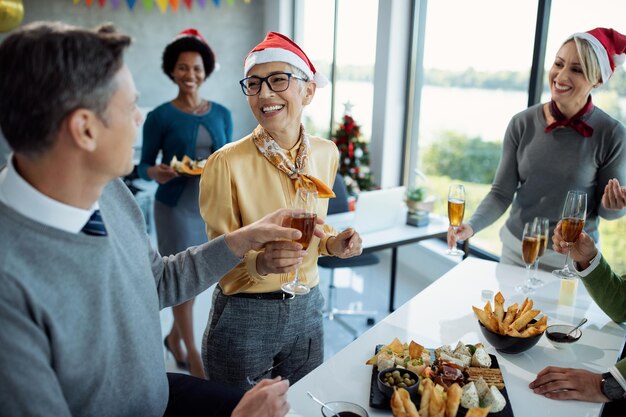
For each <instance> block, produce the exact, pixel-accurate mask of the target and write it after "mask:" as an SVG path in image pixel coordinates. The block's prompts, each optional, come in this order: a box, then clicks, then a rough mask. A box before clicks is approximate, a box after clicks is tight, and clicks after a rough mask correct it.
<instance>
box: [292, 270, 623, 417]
mask: <svg viewBox="0 0 626 417" xmlns="http://www.w3.org/2000/svg"><path fill="white" fill-rule="evenodd" d="M538 277H539V278H541V279H542V280H544V281H546V285H545V286H544V287H542V288H539V289H538V290H537V292H536V293H535V294H533V295H531V297H530V298H532V300H533V301H534V307H533V308H535V309H536V308H538V309H540V310H541V311H542V313H543V314H547V315H548V317H549V320H548V324H558V323H568V324H573V323H576V324H577V323H578V322H579V321H580V319H581V318H582V317H587V318H588V319H589V321H588V322H587V324H585V325H584V327H583V336H582V338H581V339H580V340H579V341H578V342H577V343H576V344H575V345H574V346H572V347H571V348H569V349H568V350H557V349H556V348H554V347H553V346H552V345H551V344H550V343H549V342H548V340H547V339H546V338H545V336H544V337H542V338H541V339H540V340H539V343H538V344H537V345H536V346H534V347H533V348H531V349H530V350H528V351H526V352H524V353H521V354H517V355H512V354H501V353H499V352H496V351H495V350H494V349H493V348H492V347H491V346H490V345H489V344H488V343H487V342H486V341H485V340H484V338H483V337H482V334H481V333H480V330H479V327H478V322H477V319H476V318H475V316H474V313H473V311H472V305H474V306H477V307H480V308H482V307H483V306H484V304H485V302H484V301H482V300H481V291H482V290H483V289H489V290H492V291H493V292H494V294H495V293H497V292H498V291H501V292H502V294H503V295H504V297H505V303H504V305H505V308H506V307H507V306H509V305H510V304H512V303H515V302H518V303H521V302H522V301H523V299H524V297H523V296H521V295H518V294H516V292H515V289H514V287H515V285H517V284H519V283H521V282H523V281H524V280H525V279H526V274H525V270H524V269H523V268H519V267H515V266H509V265H501V264H498V263H495V262H490V261H483V260H478V259H474V258H470V259H466V260H465V261H463V262H461V263H460V264H459V265H458V266H456V267H454V268H453V269H452V270H450V271H449V272H448V273H446V274H445V275H443V276H442V277H441V278H439V279H438V280H436V281H435V282H434V283H433V284H432V285H430V286H429V287H428V288H426V289H425V290H424V291H422V292H421V293H419V294H418V295H416V296H415V297H413V298H412V299H411V300H410V301H408V302H407V303H406V304H404V305H403V306H401V307H400V308H398V309H397V310H396V311H395V312H394V313H392V314H390V315H389V316H388V317H386V318H385V319H384V320H383V321H381V322H380V323H378V324H377V325H376V326H374V327H373V328H372V329H370V330H368V331H367V332H366V333H364V334H363V335H362V336H361V337H359V338H358V339H357V340H355V341H354V342H353V343H351V344H350V345H348V346H347V347H346V348H344V349H343V350H342V351H340V352H339V353H337V354H336V355H335V356H334V357H332V358H331V359H329V360H328V361H326V362H325V363H324V364H322V365H321V366H319V367H318V368H317V369H315V370H314V371H313V372H311V373H310V374H309V375H307V376H306V377H304V378H303V379H301V380H300V381H298V383H296V384H295V385H294V386H293V387H291V388H290V390H289V402H290V404H291V406H292V409H293V411H294V412H295V413H297V414H300V415H302V416H318V415H321V413H320V407H319V406H318V405H317V404H315V403H314V402H313V401H312V400H311V399H309V398H308V396H307V395H306V391H311V392H312V393H313V394H314V395H316V396H317V397H318V398H320V399H321V400H323V401H335V400H343V401H352V402H355V403H357V404H359V405H361V406H363V407H365V408H366V409H367V410H368V413H369V415H370V416H372V417H375V416H385V417H389V415H390V413H391V412H390V411H389V410H379V409H374V408H369V393H370V380H371V373H372V367H371V366H368V365H365V362H366V361H367V360H368V359H369V358H370V357H371V356H372V355H373V354H374V349H375V347H376V345H377V344H387V343H389V342H391V341H392V340H393V338H394V337H397V338H398V339H400V341H402V342H409V341H410V340H415V341H416V342H417V343H420V344H422V345H423V346H426V347H428V348H435V347H438V346H440V345H442V344H451V345H456V343H457V342H458V341H459V340H462V341H463V342H465V343H477V342H482V343H483V344H485V346H486V347H487V350H488V352H489V353H492V354H495V355H496V356H497V358H498V362H499V364H500V367H501V369H502V374H503V377H504V382H505V384H506V388H507V392H508V395H509V399H510V401H511V405H512V408H513V412H514V414H515V415H516V416H517V417H526V416H550V417H557V416H568V417H569V416H574V415H575V416H577V417H584V416H589V417H591V416H599V415H600V412H601V408H602V406H601V404H595V403H587V402H580V401H556V400H550V399H547V398H545V397H542V396H539V395H536V394H534V393H533V392H532V391H531V390H530V389H529V388H528V384H529V383H530V382H531V381H532V380H533V379H534V378H535V375H536V374H537V373H538V372H539V371H540V370H541V369H543V368H544V367H546V366H548V365H555V366H568V367H579V368H585V369H589V370H592V371H597V372H604V371H606V370H607V369H608V368H609V367H610V366H612V365H613V364H615V362H616V361H617V360H618V358H619V355H620V353H621V351H622V347H623V346H624V337H625V334H626V326H625V325H618V324H616V323H614V322H613V321H611V319H609V318H608V316H606V315H605V314H604V313H603V312H602V310H600V308H599V307H598V306H597V305H596V304H595V302H593V300H592V299H591V298H590V297H589V295H588V294H587V291H586V290H585V287H584V285H582V283H581V284H580V285H579V286H578V294H577V299H576V304H575V305H574V306H573V307H566V306H560V305H558V304H557V300H558V292H559V279H558V278H556V277H554V276H552V274H550V273H547V272H542V271H539V272H538ZM492 303H493V301H492ZM453 347H454V346H453Z"/></svg>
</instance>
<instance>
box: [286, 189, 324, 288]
mask: <svg viewBox="0 0 626 417" xmlns="http://www.w3.org/2000/svg"><path fill="white" fill-rule="evenodd" d="M292 208H294V209H295V210H294V212H293V213H292V215H291V227H292V228H294V229H298V230H299V231H300V232H302V237H300V239H298V240H297V242H298V243H300V244H301V245H302V248H303V249H304V250H307V249H308V248H309V243H311V239H312V238H313V232H314V231H315V224H316V219H317V191H310V190H306V189H304V188H298V189H297V190H296V196H295V197H294V202H293V207H292ZM299 275H300V274H299V268H298V267H296V271H295V274H294V277H293V281H291V282H287V283H285V284H283V285H282V286H281V288H282V290H283V291H284V292H286V293H288V294H293V295H303V294H307V293H308V292H309V291H311V289H310V288H309V286H308V285H306V284H305V283H303V282H300V280H299Z"/></svg>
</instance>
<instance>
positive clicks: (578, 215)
mask: <svg viewBox="0 0 626 417" xmlns="http://www.w3.org/2000/svg"><path fill="white" fill-rule="evenodd" d="M586 216H587V193H584V192H582V191H568V192H567V198H566V199H565V204H564V205H563V215H562V216H561V235H562V236H563V240H564V241H565V242H566V243H567V252H566V254H565V266H563V268H562V269H555V270H554V271H552V273H553V274H554V275H556V276H557V277H561V278H573V277H575V276H576V274H574V273H573V272H572V271H570V269H569V265H568V264H569V248H570V246H571V245H572V243H576V241H577V240H578V236H580V233H581V232H582V231H583V227H584V226H585V217H586Z"/></svg>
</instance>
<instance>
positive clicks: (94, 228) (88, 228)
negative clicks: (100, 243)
mask: <svg viewBox="0 0 626 417" xmlns="http://www.w3.org/2000/svg"><path fill="white" fill-rule="evenodd" d="M81 232H83V233H85V234H86V235H92V236H106V235H107V229H106V227H104V222H103V221H102V216H101V215H100V210H96V211H94V212H93V214H92V215H91V217H90V218H89V220H88V221H87V224H85V226H84V227H83V229H82V230H81Z"/></svg>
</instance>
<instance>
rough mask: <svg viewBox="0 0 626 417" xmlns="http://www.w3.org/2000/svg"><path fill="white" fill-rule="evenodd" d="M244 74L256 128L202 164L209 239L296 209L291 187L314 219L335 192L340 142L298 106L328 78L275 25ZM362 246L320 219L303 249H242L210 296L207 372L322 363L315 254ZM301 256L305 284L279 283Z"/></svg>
mask: <svg viewBox="0 0 626 417" xmlns="http://www.w3.org/2000/svg"><path fill="white" fill-rule="evenodd" d="M244 77H245V78H244V79H243V80H241V82H240V84H241V88H242V91H243V93H244V95H246V97H247V99H248V104H249V106H250V109H251V111H252V114H253V115H254V117H255V118H256V120H257V121H258V122H259V126H257V127H256V129H254V131H253V132H252V133H251V134H250V135H248V136H246V137H244V138H243V139H241V140H239V141H237V142H235V143H232V144H229V145H227V146H225V147H224V148H223V149H221V150H219V151H218V152H216V153H214V154H213V155H212V157H211V158H210V159H209V161H208V162H207V165H206V167H205V169H204V173H203V174H202V180H201V186H200V211H201V213H202V216H203V218H204V221H205V223H206V229H207V233H208V235H209V238H210V239H213V238H216V237H218V236H220V235H222V234H224V233H227V232H229V231H231V230H235V229H237V228H239V227H241V226H244V225H247V224H249V223H252V222H254V221H255V220H257V219H259V218H261V217H263V216H264V215H265V214H267V213H269V212H271V211H274V210H276V209H278V208H282V207H293V204H294V199H295V196H296V190H297V189H300V188H305V189H312V190H315V191H317V193H318V197H319V198H318V200H317V208H316V209H317V210H316V211H317V213H316V214H317V217H318V219H324V218H325V217H326V210H327V208H328V198H329V197H333V196H334V194H333V193H332V189H331V188H330V187H329V184H333V182H334V178H335V174H336V172H337V166H338V157H339V152H338V150H337V147H336V146H335V144H334V143H333V142H332V141H329V140H326V139H322V138H318V137H314V136H310V135H308V134H307V133H306V132H305V131H304V127H303V125H302V111H303V109H304V107H305V106H306V105H308V104H309V103H310V102H311V100H312V99H313V97H314V95H315V90H316V88H317V87H322V86H323V85H324V84H326V82H327V80H326V79H325V78H324V77H323V76H322V75H321V74H319V73H318V72H317V71H316V70H315V67H314V66H313V64H312V63H311V62H310V61H309V59H308V57H307V56H306V54H305V53H304V52H303V51H302V50H301V49H300V48H299V47H298V45H296V44H295V43H294V42H293V41H291V40H290V39H289V38H287V37H285V36H283V35H281V34H278V33H275V32H270V33H268V35H267V37H266V38H265V40H264V41H263V42H261V43H260V44H259V45H257V46H256V47H255V48H254V49H253V50H252V51H251V52H250V53H249V54H248V56H247V57H246V59H245V61H244ZM360 253H361V239H360V237H359V235H358V233H356V232H355V231H354V230H353V229H347V230H345V231H343V232H342V233H339V234H337V233H336V232H335V231H334V230H332V229H331V228H329V227H328V226H326V225H325V226H324V227H323V232H322V230H319V228H318V230H317V231H316V236H315V237H313V239H312V241H311V242H310V244H309V246H308V248H307V250H306V251H303V250H302V246H301V245H299V244H295V243H293V242H275V243H274V244H270V245H267V246H266V248H265V250H263V251H259V252H256V251H251V252H248V253H247V254H246V256H245V258H244V259H243V260H242V262H241V264H240V265H238V266H237V267H235V268H234V269H233V270H232V271H231V272H229V273H228V274H227V275H225V276H224V278H222V280H221V281H220V283H219V285H218V286H217V287H216V289H215V292H214V294H213V304H212V307H211V313H210V317H209V321H208V323H207V328H206V331H205V334H204V337H203V346H202V347H203V348H202V357H203V360H204V366H205V372H206V374H207V377H208V378H209V379H211V380H218V381H222V382H225V383H229V384H231V385H235V386H238V387H241V388H243V389H248V388H250V385H249V383H248V382H247V379H248V378H252V379H256V376H258V375H261V376H263V375H265V377H274V376H277V375H281V376H287V375H291V377H290V380H291V381H292V382H293V381H297V380H298V379H300V378H301V377H302V376H304V375H306V374H307V373H308V372H309V371H311V370H312V369H314V368H315V367H316V366H318V365H319V364H321V363H322V360H323V356H324V354H323V345H324V337H323V323H322V308H323V305H324V299H323V296H322V294H321V292H320V290H319V288H318V283H319V275H318V270H317V258H318V256H320V255H333V256H339V257H342V258H348V257H351V256H355V255H359V254H360ZM298 264H300V266H299V282H301V283H302V284H305V285H306V286H307V287H308V288H309V289H310V291H309V292H308V293H307V294H304V295H293V294H289V293H286V292H284V291H282V289H281V286H282V285H283V284H286V283H289V282H290V281H292V280H293V279H294V274H293V273H284V271H285V270H290V269H289V268H291V267H293V266H294V265H298ZM296 338H297V343H294V340H296ZM285 358H287V359H286V360H284V359H285ZM274 365H276V367H275V368H274V369H272V370H271V371H267V373H266V374H264V372H265V371H266V370H269V369H270V368H271V367H272V366H274Z"/></svg>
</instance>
